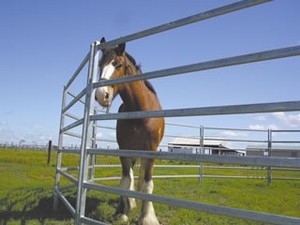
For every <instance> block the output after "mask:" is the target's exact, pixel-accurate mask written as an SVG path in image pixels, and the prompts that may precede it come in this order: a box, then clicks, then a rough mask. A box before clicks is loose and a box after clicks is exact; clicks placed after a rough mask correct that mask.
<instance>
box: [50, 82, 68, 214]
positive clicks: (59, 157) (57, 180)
mask: <svg viewBox="0 0 300 225" xmlns="http://www.w3.org/2000/svg"><path fill="white" fill-rule="evenodd" d="M66 99H67V89H66V86H64V90H63V98H62V106H61V109H62V110H63V109H64V108H65V107H66ZM64 126H65V114H64V113H63V111H62V112H61V117H60V126H59V127H60V128H59V138H58V148H57V158H56V174H55V184H54V203H53V209H54V211H56V210H57V207H58V196H57V192H56V190H58V189H59V183H60V173H59V172H58V170H60V169H61V163H62V152H61V149H62V148H63V136H64V135H63V133H62V132H61V129H62V128H63V127H64Z"/></svg>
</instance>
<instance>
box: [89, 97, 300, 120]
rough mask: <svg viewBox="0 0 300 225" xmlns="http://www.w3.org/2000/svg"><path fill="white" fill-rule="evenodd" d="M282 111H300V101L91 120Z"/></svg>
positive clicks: (138, 113)
mask: <svg viewBox="0 0 300 225" xmlns="http://www.w3.org/2000/svg"><path fill="white" fill-rule="evenodd" d="M281 111H286V112H287V111H300V101H290V102H273V103H258V104H245V105H229V106H212V107H200V108H185V109H168V110H157V111H134V112H123V113H110V114H98V115H93V116H91V120H118V119H141V118H154V117H183V116H215V115H232V114H251V113H269V112H281Z"/></svg>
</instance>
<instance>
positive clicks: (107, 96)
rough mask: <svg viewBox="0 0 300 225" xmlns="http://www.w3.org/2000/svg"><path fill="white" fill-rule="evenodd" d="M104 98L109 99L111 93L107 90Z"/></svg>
mask: <svg viewBox="0 0 300 225" xmlns="http://www.w3.org/2000/svg"><path fill="white" fill-rule="evenodd" d="M104 99H105V100H108V99H109V94H108V93H107V92H105V94H104Z"/></svg>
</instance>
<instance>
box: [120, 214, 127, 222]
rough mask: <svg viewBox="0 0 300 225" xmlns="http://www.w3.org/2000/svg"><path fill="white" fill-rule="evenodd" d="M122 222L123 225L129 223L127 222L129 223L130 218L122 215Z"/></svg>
mask: <svg viewBox="0 0 300 225" xmlns="http://www.w3.org/2000/svg"><path fill="white" fill-rule="evenodd" d="M120 221H121V222H122V223H127V222H128V216H127V215H125V214H122V215H121V216H120Z"/></svg>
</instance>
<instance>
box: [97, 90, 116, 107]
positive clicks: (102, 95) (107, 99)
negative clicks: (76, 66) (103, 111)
mask: <svg viewBox="0 0 300 225" xmlns="http://www.w3.org/2000/svg"><path fill="white" fill-rule="evenodd" d="M95 98H96V100H97V101H98V103H99V104H100V105H101V106H103V107H109V106H110V105H111V102H112V100H113V89H112V88H111V87H99V88H97V89H96V95H95Z"/></svg>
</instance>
